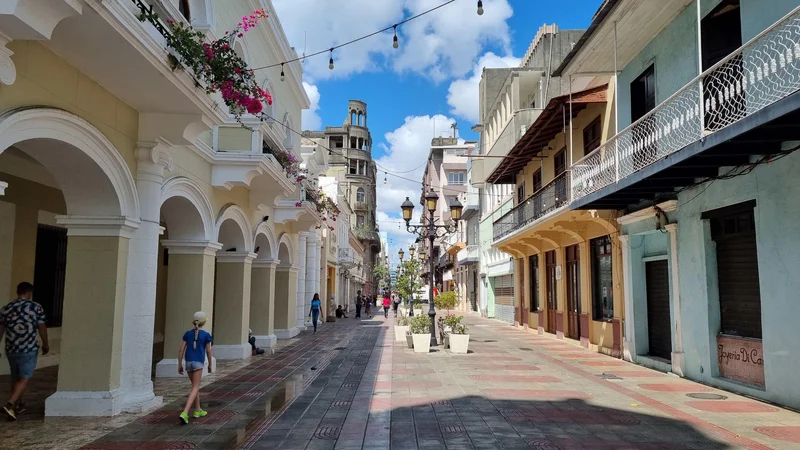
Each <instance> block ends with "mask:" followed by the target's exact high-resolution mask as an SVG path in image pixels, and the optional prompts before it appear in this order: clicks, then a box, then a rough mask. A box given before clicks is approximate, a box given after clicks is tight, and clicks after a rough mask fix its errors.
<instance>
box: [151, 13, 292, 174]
mask: <svg viewBox="0 0 800 450" xmlns="http://www.w3.org/2000/svg"><path fill="white" fill-rule="evenodd" d="M267 17H269V15H268V14H267V12H266V11H265V10H263V9H260V10H257V11H254V12H253V13H252V14H250V15H249V16H244V17H242V20H241V21H240V22H239V23H238V24H237V25H236V27H235V28H234V29H233V30H231V31H226V32H225V36H223V37H222V38H220V39H217V40H211V41H209V40H206V36H205V33H203V32H202V31H198V30H195V29H194V28H192V27H191V26H188V25H185V24H184V23H182V22H176V21H174V20H172V19H170V20H167V26H168V28H169V30H168V32H167V33H162V34H164V38H165V39H166V41H167V46H168V47H169V48H170V49H171V50H172V52H173V53H171V54H170V56H169V60H170V64H171V65H172V68H173V70H178V69H180V68H182V67H187V68H189V69H190V70H191V71H192V72H193V73H194V75H195V76H196V77H197V78H198V81H199V82H200V83H201V86H202V87H203V88H205V90H206V92H207V93H208V94H212V93H215V92H220V93H221V94H222V99H223V101H224V102H225V104H226V105H227V106H228V108H229V109H230V111H231V114H233V115H234V117H235V118H236V120H237V121H238V122H239V123H241V120H242V115H244V114H245V113H248V114H252V115H256V116H258V115H262V111H263V109H264V103H266V104H268V105H271V104H272V96H271V95H270V94H269V92H267V91H265V90H264V89H261V87H259V85H258V82H257V81H256V77H255V73H254V71H253V70H252V69H250V68H249V67H248V66H247V63H246V62H245V61H244V59H242V57H240V56H239V55H238V54H236V51H235V50H234V49H233V44H234V41H235V40H236V39H237V38H242V37H243V36H244V33H245V32H247V31H248V30H250V29H251V28H253V27H255V26H256V25H258V22H259V21H260V20H262V19H266V18H267ZM139 20H141V21H145V20H146V21H148V22H151V23H152V24H153V25H155V26H156V28H160V27H161V24H160V20H159V18H158V14H156V13H155V12H153V11H152V9H150V10H146V11H145V10H142V13H141V14H140V15H139ZM243 126H244V125H243ZM276 157H277V156H276ZM284 167H286V166H284Z"/></svg>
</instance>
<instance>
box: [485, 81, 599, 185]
mask: <svg viewBox="0 0 800 450" xmlns="http://www.w3.org/2000/svg"><path fill="white" fill-rule="evenodd" d="M606 91H608V85H607V84H604V85H602V86H598V87H594V88H591V89H586V90H583V91H580V92H573V93H572V102H571V104H572V117H573V118H574V117H576V116H577V115H578V113H580V112H581V111H583V110H584V109H586V107H587V106H589V105H590V104H593V103H605V102H606ZM569 106H570V95H569V94H565V95H561V96H558V97H554V98H553V99H552V100H550V102H548V103H547V106H546V107H545V108H544V111H542V114H541V115H540V116H539V118H538V119H536V122H534V123H533V124H532V125H531V127H530V128H528V130H527V131H526V132H525V134H524V135H523V136H522V137H521V138H520V140H519V141H517V143H516V144H514V147H513V148H512V149H511V151H510V152H508V156H506V157H505V158H503V161H502V162H501V163H500V164H498V166H497V167H496V168H495V169H494V171H493V172H492V173H491V175H489V177H488V178H487V179H486V181H487V182H489V183H492V184H514V183H515V182H516V180H515V179H514V177H515V176H516V174H517V172H519V171H520V170H522V169H523V168H524V167H525V166H526V165H528V163H529V162H530V161H531V158H533V157H534V156H536V155H537V154H539V153H541V151H542V149H544V148H545V146H546V145H547V143H548V142H550V141H552V140H553V138H555V137H556V135H557V134H559V133H561V132H562V131H563V130H564V119H565V116H564V114H565V112H566V111H568V110H569ZM567 120H569V119H567Z"/></svg>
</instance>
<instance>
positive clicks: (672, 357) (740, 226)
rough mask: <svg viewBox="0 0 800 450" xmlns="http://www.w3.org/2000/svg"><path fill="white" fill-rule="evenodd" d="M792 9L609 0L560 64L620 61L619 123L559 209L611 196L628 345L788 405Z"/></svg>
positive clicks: (599, 69)
mask: <svg viewBox="0 0 800 450" xmlns="http://www.w3.org/2000/svg"><path fill="white" fill-rule="evenodd" d="M643 18H648V20H646V21H645V20H644V19H643ZM650 19H652V20H650ZM642 23H646V26H639V24H642ZM634 24H636V25H634ZM799 24H800V7H798V3H797V1H788V0H787V1H764V0H702V1H700V0H694V1H690V0H684V1H674V2H661V3H659V4H656V3H649V2H643V3H639V4H637V5H635V6H633V7H630V8H623V7H622V2H618V1H607V2H604V4H603V6H602V7H601V10H600V11H599V12H598V14H597V15H596V16H595V19H594V23H593V24H592V27H590V30H592V32H591V33H587V36H586V37H585V38H584V39H583V40H582V42H581V45H579V46H576V47H575V48H574V49H573V51H572V52H571V54H570V55H569V56H568V57H567V58H566V59H565V62H564V63H563V64H562V66H561V67H559V68H558V69H557V70H556V73H557V74H562V76H572V77H574V78H580V77H581V74H585V73H612V74H613V73H618V76H617V78H616V80H613V84H615V85H616V86H617V90H616V91H617V92H616V97H617V99H618V102H617V105H618V111H616V108H615V111H614V112H615V114H616V115H617V116H618V118H619V128H618V129H619V131H618V132H617V133H616V134H615V135H614V136H612V137H610V138H609V139H608V140H607V141H606V142H604V143H603V144H602V145H600V146H599V147H598V148H597V149H595V150H594V151H592V152H590V153H588V154H586V155H585V156H584V157H582V158H581V159H580V160H577V161H576V162H575V164H574V165H573V166H572V170H571V172H570V174H569V177H570V189H571V191H570V195H571V199H570V200H571V204H570V208H571V209H573V210H576V211H579V210H580V211H586V210H588V212H590V213H591V211H593V210H603V209H606V210H607V209H616V210H619V211H620V213H619V214H620V215H621V217H619V218H618V220H617V222H618V223H619V224H620V226H621V233H620V234H619V237H618V239H617V240H618V241H619V244H620V246H621V247H622V270H623V274H624V277H623V278H624V292H625V294H624V297H625V316H626V318H627V320H626V321H625V339H624V342H623V347H624V352H623V354H624V358H625V359H628V360H631V361H634V362H637V363H640V364H643V365H647V366H650V367H654V368H658V369H660V370H664V371H671V372H673V373H675V374H678V375H680V376H684V377H688V378H691V379H694V380H698V381H701V382H703V383H708V384H711V385H714V386H717V387H720V388H724V389H728V390H731V391H734V392H739V393H742V394H745V395H750V396H753V397H757V398H762V399H765V400H769V401H773V402H776V403H781V404H784V405H788V406H791V407H795V408H797V407H800V390H798V389H797V386H796V383H795V382H794V378H795V377H796V374H797V371H798V361H800V358H798V354H797V353H798V350H797V349H796V348H795V347H794V346H792V345H791V344H790V343H791V342H793V340H794V335H793V330H794V329H793V326H792V325H791V323H790V322H791V320H792V318H793V317H795V316H796V315H797V314H796V313H797V312H798V311H797V309H798V305H797V302H796V301H795V297H794V293H795V292H796V291H797V290H798V288H800V286H798V280H797V277H795V276H793V270H792V269H791V267H793V266H794V264H793V257H792V256H790V255H795V254H797V253H798V243H797V240H796V239H793V237H792V234H791V231H790V232H789V233H786V231H789V230H793V229H794V228H795V227H796V222H795V221H794V218H795V216H796V215H797V213H796V211H797V208H794V207H793V206H792V203H793V202H794V199H795V198H796V195H798V192H797V188H796V183H794V182H793V180H794V179H795V178H796V174H797V171H798V168H800V166H798V164H799V162H800V159H798V156H797V154H796V153H794V150H796V149H797V148H798V145H797V143H798V141H799V139H798V138H799V137H800V135H799V134H798V131H797V129H796V126H795V124H796V122H797V119H798V117H799V113H798V107H800V93H799V92H798V89H800V84H798V77H797V74H798V73H800V66H799V65H798V64H800V62H799V61H800V59H798V56H800V53H799V52H798V46H797V43H798V42H800V35H798V31H797V30H798V25H799Z"/></svg>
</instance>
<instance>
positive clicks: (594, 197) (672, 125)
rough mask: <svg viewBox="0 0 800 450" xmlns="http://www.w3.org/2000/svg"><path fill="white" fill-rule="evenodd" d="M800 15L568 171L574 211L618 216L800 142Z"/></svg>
mask: <svg viewBox="0 0 800 450" xmlns="http://www.w3.org/2000/svg"><path fill="white" fill-rule="evenodd" d="M798 42H800V8H796V9H795V10H794V11H792V12H791V13H789V14H788V15H787V16H785V17H784V18H783V19H781V20H780V21H778V22H776V23H775V24H773V25H772V26H771V27H769V28H768V29H766V30H765V31H764V32H762V33H761V34H759V35H758V36H756V37H755V38H753V39H752V40H750V42H748V43H746V44H744V45H743V46H742V47H740V48H739V49H738V50H736V51H735V52H733V53H731V54H730V55H728V56H727V57H726V58H725V59H723V60H722V61H720V62H718V63H717V64H715V65H714V66H712V67H710V68H709V69H708V70H706V71H705V72H703V73H702V74H701V75H700V76H698V77H697V78H695V79H694V80H692V81H691V82H689V83H688V84H686V85H685V86H684V87H683V88H681V89H680V90H679V91H678V92H676V93H675V94H673V95H672V96H671V97H669V98H668V99H667V100H665V101H664V102H663V103H661V104H660V105H658V106H657V107H656V108H655V109H653V110H652V111H650V112H649V113H648V114H647V115H645V116H644V117H642V118H641V119H639V120H637V121H636V122H634V123H633V124H631V125H630V126H629V127H627V128H625V129H624V130H622V131H621V132H619V133H618V134H617V135H616V136H614V137H612V138H611V139H609V140H608V141H607V142H605V143H604V144H603V145H601V146H600V147H599V148H597V149H596V150H595V151H593V152H592V153H590V154H588V155H586V156H585V157H584V158H582V159H581V160H580V161H578V162H576V163H575V164H574V165H573V166H572V168H571V181H572V201H573V204H572V207H573V208H583V209H601V208H606V209H621V208H625V207H627V206H628V205H630V204H636V203H638V202H640V201H642V200H650V201H652V200H653V198H655V197H657V196H658V195H660V194H663V193H670V192H672V193H674V190H675V189H676V188H680V187H682V186H688V185H690V184H692V183H694V182H695V181H696V180H697V179H698V178H701V179H702V178H706V177H711V176H716V175H718V172H719V168H720V167H725V166H738V165H742V164H747V163H748V162H749V159H750V157H751V155H768V154H774V153H778V152H780V144H781V142H783V141H788V140H797V138H798V137H800V133H798V132H797V131H796V125H795V123H796V122H797V117H796V116H797V115H798V114H797V111H798V109H800V93H798V92H797V90H798V89H800V77H798V76H797V74H798V73H800V44H798Z"/></svg>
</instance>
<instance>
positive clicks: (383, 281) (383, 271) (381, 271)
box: [372, 264, 390, 289]
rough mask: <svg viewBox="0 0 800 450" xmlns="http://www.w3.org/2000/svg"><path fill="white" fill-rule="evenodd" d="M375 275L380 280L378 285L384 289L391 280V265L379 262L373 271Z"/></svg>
mask: <svg viewBox="0 0 800 450" xmlns="http://www.w3.org/2000/svg"><path fill="white" fill-rule="evenodd" d="M372 273H373V274H374V275H375V279H376V280H377V281H378V286H379V287H380V288H381V289H383V288H385V287H386V286H387V285H388V280H389V277H390V275H389V267H388V266H386V265H385V264H378V265H377V266H375V269H374V270H373V271H372Z"/></svg>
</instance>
